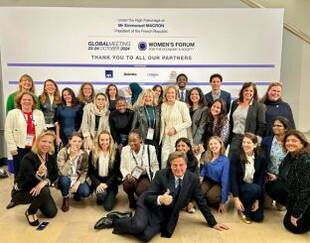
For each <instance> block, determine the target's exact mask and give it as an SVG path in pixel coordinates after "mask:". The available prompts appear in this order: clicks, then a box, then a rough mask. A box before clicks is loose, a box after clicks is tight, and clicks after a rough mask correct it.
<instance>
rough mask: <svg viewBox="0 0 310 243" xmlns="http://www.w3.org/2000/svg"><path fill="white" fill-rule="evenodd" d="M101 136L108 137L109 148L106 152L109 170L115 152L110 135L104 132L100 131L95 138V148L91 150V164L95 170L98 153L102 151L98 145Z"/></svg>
mask: <svg viewBox="0 0 310 243" xmlns="http://www.w3.org/2000/svg"><path fill="white" fill-rule="evenodd" d="M103 134H106V135H108V136H109V140H110V144H109V148H108V151H109V168H112V167H113V165H114V160H115V153H116V151H115V148H114V140H113V138H112V135H111V133H110V132H108V131H106V130H103V131H101V132H100V133H99V134H98V135H97V137H96V141H95V146H94V149H93V150H92V158H91V163H92V164H93V165H94V167H95V168H96V166H97V163H96V161H97V159H98V158H99V154H100V152H101V151H102V148H101V147H100V145H99V139H100V136H101V135H103Z"/></svg>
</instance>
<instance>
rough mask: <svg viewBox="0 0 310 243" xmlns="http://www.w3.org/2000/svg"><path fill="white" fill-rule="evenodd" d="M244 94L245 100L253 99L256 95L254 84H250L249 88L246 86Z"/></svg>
mask: <svg viewBox="0 0 310 243" xmlns="http://www.w3.org/2000/svg"><path fill="white" fill-rule="evenodd" d="M242 96H243V99H244V100H247V101H249V100H251V99H252V98H253V96H254V88H253V86H249V87H247V88H245V89H244V90H243V92H242Z"/></svg>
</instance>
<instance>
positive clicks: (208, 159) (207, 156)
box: [201, 136, 226, 164]
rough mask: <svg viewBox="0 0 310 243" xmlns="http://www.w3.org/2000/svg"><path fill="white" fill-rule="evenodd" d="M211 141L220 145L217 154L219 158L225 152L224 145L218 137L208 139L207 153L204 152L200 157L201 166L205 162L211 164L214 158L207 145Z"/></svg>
mask: <svg viewBox="0 0 310 243" xmlns="http://www.w3.org/2000/svg"><path fill="white" fill-rule="evenodd" d="M212 139H214V140H216V141H218V142H219V143H220V145H221V149H220V154H219V156H221V155H223V154H225V150H226V149H225V144H224V142H223V140H222V139H221V138H220V137H218V136H212V137H210V138H209V140H208V145H207V151H206V152H205V154H204V156H201V159H202V160H203V161H202V162H203V164H204V163H206V162H211V161H212V159H213V157H214V154H213V152H212V151H211V149H210V146H209V143H210V141H211V140H212Z"/></svg>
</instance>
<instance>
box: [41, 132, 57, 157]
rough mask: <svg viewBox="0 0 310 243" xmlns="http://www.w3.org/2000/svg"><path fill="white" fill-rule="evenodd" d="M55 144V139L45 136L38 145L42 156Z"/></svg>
mask: <svg viewBox="0 0 310 243" xmlns="http://www.w3.org/2000/svg"><path fill="white" fill-rule="evenodd" d="M53 144H54V137H53V136H51V135H45V136H43V137H42V138H41V139H40V141H39V143H38V150H39V153H40V154H47V153H48V152H49V151H50V150H51V148H52V146H53Z"/></svg>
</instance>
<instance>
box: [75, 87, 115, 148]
mask: <svg viewBox="0 0 310 243" xmlns="http://www.w3.org/2000/svg"><path fill="white" fill-rule="evenodd" d="M108 107H109V104H108V101H107V97H106V95H105V94H104V93H97V94H96V95H95V100H94V103H89V104H88V105H86V106H85V107H84V112H83V119H82V124H81V131H82V133H83V137H84V139H85V143H84V148H85V149H89V150H91V149H92V148H93V145H94V142H93V141H94V139H96V137H97V134H99V133H100V132H101V131H103V130H107V131H110V126H109V113H110V112H109V110H108Z"/></svg>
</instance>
